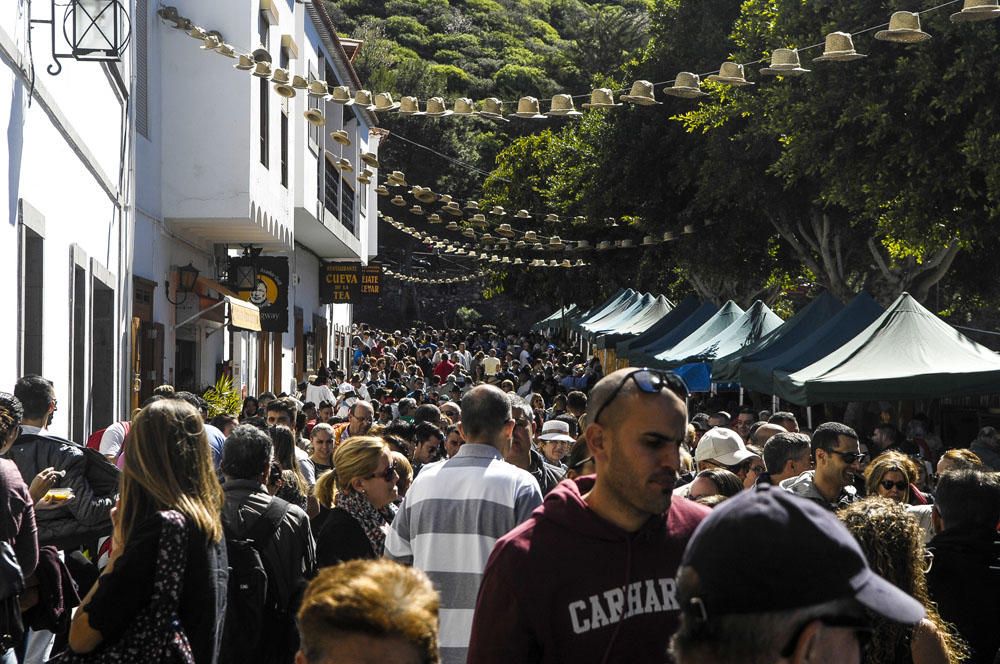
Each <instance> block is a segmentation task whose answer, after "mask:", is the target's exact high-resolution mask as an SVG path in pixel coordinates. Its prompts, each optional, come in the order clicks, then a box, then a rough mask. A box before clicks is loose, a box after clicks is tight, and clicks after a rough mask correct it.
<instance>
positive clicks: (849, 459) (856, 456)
mask: <svg viewBox="0 0 1000 664" xmlns="http://www.w3.org/2000/svg"><path fill="white" fill-rule="evenodd" d="M825 451H826V452H828V453H830V454H836V455H837V456H839V457H840V458H841V459H843V460H844V463H846V464H847V465H848V466H849V465H851V464H852V463H854V462H855V461H857V462H858V463H864V462H865V461H867V460H868V455H867V454H865V453H864V452H838V451H837V450H825Z"/></svg>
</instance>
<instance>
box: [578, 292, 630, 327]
mask: <svg viewBox="0 0 1000 664" xmlns="http://www.w3.org/2000/svg"><path fill="white" fill-rule="evenodd" d="M635 295H636V292H635V291H634V290H632V289H631V288H623V289H622V290H620V291H618V292H617V293H615V294H614V295H613V296H612V297H611V298H609V299H608V300H607V301H606V302H605V303H604V304H600V305H598V306H596V307H594V308H593V309H589V310H587V311H585V312H583V313H582V314H581V315H580V316H576V317H574V318H572V319H571V320H570V324H569V326H570V329H572V330H573V331H575V332H579V331H580V330H581V325H583V324H584V323H587V322H592V321H597V320H600V319H601V318H603V317H605V316H607V315H608V314H609V313H611V312H614V311H618V310H619V308H620V307H621V305H622V303H623V302H626V301H628V300H629V299H631V298H633V297H635Z"/></svg>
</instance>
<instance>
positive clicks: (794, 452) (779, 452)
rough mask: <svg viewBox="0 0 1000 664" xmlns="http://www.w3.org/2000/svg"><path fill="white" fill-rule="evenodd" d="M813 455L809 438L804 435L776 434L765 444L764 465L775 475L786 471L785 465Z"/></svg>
mask: <svg viewBox="0 0 1000 664" xmlns="http://www.w3.org/2000/svg"><path fill="white" fill-rule="evenodd" d="M803 453H805V454H812V449H811V446H810V443H809V436H807V435H805V434H804V433H776V434H774V435H773V436H771V437H770V438H768V439H767V442H766V443H764V465H765V466H766V467H767V471H768V472H769V473H773V474H775V475H777V474H779V473H781V472H782V471H783V470H784V469H785V464H787V463H788V462H789V461H793V460H795V459H798V458H799V457H801V456H802V454H803Z"/></svg>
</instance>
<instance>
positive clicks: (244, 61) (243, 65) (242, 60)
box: [233, 53, 257, 71]
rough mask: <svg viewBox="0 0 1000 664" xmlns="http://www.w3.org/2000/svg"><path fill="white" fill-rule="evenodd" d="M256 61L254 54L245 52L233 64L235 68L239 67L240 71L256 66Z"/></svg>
mask: <svg viewBox="0 0 1000 664" xmlns="http://www.w3.org/2000/svg"><path fill="white" fill-rule="evenodd" d="M256 64H257V63H256V62H255V61H254V59H253V56H251V55H247V54H245V53H242V54H240V57H239V61H238V62H237V63H236V64H235V65H233V69H239V70H240V71H250V70H251V69H253V68H254V67H255V66H256Z"/></svg>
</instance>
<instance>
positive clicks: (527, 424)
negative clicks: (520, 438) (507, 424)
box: [514, 417, 531, 429]
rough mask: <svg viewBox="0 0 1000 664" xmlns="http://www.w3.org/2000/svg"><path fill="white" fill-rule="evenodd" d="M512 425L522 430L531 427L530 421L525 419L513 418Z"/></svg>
mask: <svg viewBox="0 0 1000 664" xmlns="http://www.w3.org/2000/svg"><path fill="white" fill-rule="evenodd" d="M514 425H515V426H519V427H521V428H522V429H527V428H529V427H530V426H531V420H529V419H528V418H527V417H515V418H514Z"/></svg>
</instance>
